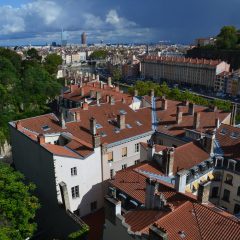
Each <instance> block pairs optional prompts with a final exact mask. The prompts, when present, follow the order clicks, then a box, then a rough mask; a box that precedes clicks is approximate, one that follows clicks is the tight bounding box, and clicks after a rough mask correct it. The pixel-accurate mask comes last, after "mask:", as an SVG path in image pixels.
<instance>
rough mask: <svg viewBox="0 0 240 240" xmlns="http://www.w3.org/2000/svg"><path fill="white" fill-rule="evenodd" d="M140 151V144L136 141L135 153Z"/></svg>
mask: <svg viewBox="0 0 240 240" xmlns="http://www.w3.org/2000/svg"><path fill="white" fill-rule="evenodd" d="M138 152H140V144H139V143H135V153H138Z"/></svg>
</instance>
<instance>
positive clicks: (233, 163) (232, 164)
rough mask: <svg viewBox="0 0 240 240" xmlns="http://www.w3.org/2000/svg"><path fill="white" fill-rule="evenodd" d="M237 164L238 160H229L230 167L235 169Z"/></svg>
mask: <svg viewBox="0 0 240 240" xmlns="http://www.w3.org/2000/svg"><path fill="white" fill-rule="evenodd" d="M235 164H236V162H235V161H234V160H229V161H228V169H230V170H232V171H235Z"/></svg>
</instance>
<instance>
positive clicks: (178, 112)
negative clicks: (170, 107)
mask: <svg viewBox="0 0 240 240" xmlns="http://www.w3.org/2000/svg"><path fill="white" fill-rule="evenodd" d="M182 114H183V113H182V109H181V106H178V107H177V124H180V123H181V122H182Z"/></svg>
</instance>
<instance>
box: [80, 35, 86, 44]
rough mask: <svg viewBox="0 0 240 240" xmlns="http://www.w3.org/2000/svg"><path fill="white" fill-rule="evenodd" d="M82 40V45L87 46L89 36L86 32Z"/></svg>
mask: <svg viewBox="0 0 240 240" xmlns="http://www.w3.org/2000/svg"><path fill="white" fill-rule="evenodd" d="M81 39H82V45H86V44H87V34H86V33H85V32H83V33H82V35H81Z"/></svg>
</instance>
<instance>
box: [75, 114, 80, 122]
mask: <svg viewBox="0 0 240 240" xmlns="http://www.w3.org/2000/svg"><path fill="white" fill-rule="evenodd" d="M74 115H75V121H76V122H80V119H81V118H80V112H75V114H74Z"/></svg>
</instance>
